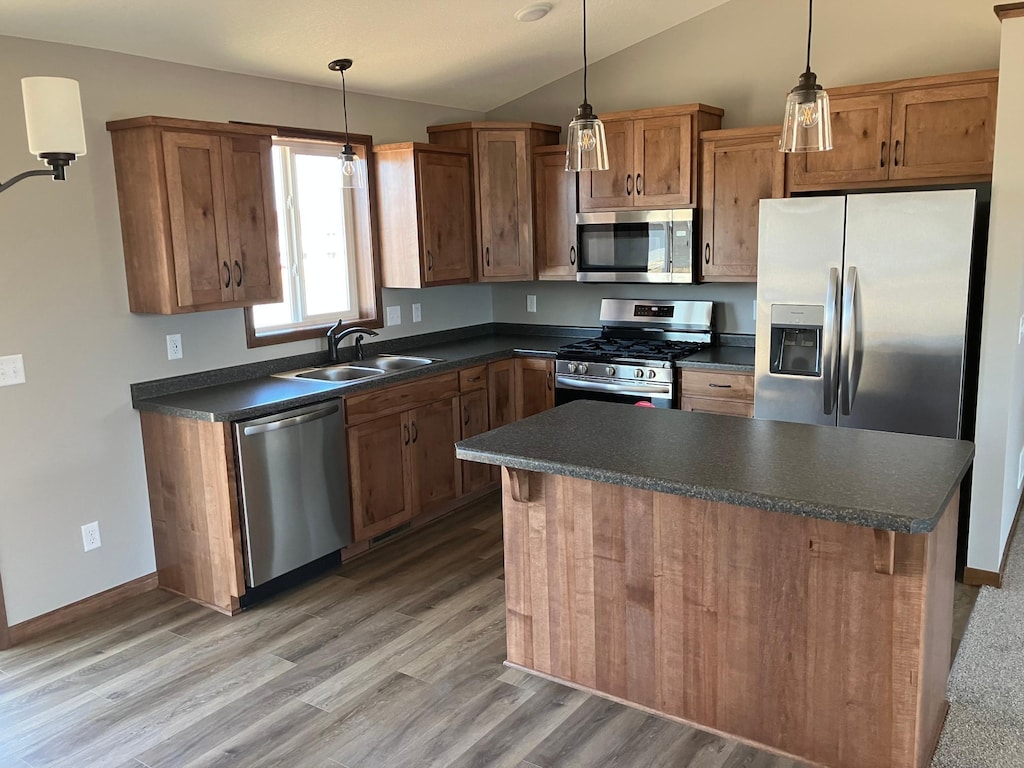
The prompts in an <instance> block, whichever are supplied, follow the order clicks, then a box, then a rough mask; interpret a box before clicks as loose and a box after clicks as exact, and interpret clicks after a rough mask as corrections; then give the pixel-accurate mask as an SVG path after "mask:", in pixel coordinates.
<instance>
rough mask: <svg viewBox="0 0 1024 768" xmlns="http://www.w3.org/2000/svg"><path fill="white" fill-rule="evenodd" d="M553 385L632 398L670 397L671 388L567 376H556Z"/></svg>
mask: <svg viewBox="0 0 1024 768" xmlns="http://www.w3.org/2000/svg"><path fill="white" fill-rule="evenodd" d="M555 384H556V385H557V386H559V387H562V388H563V389H589V390H591V391H594V392H610V393H612V394H616V395H630V396H633V397H661V398H671V397H672V386H671V385H670V384H644V385H642V386H637V385H635V384H610V383H608V382H604V381H586V380H583V379H572V378H569V377H568V376H557V377H556V378H555Z"/></svg>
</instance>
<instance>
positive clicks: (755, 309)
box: [754, 299, 757, 323]
mask: <svg viewBox="0 0 1024 768" xmlns="http://www.w3.org/2000/svg"><path fill="white" fill-rule="evenodd" d="M754 322H755V323H756V322H757V300H756V299H755V300H754Z"/></svg>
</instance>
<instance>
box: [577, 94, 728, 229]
mask: <svg viewBox="0 0 1024 768" xmlns="http://www.w3.org/2000/svg"><path fill="white" fill-rule="evenodd" d="M723 114H724V113H723V111H722V110H721V109H718V108H717V107H709V106H706V105H704V104H685V105H681V106H675V107H656V108H652V109H642V110H634V111H630V112H615V113H611V114H604V115H601V120H602V122H603V123H604V127H605V138H606V139H607V145H608V170H607V171H593V172H584V173H580V174H579V209H580V210H581V211H608V210H622V209H629V208H687V207H690V206H694V205H696V204H697V202H698V192H699V186H698V185H699V175H698V171H699V168H700V155H699V151H698V150H699V146H698V137H699V136H700V134H701V133H702V132H703V131H710V130H715V129H717V128H720V127H721V125H722V115H723Z"/></svg>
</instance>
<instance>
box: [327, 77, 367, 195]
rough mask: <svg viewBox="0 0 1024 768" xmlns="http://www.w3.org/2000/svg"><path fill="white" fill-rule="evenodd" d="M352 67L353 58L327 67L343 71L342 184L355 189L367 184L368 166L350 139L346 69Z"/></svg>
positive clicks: (344, 186) (345, 187)
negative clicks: (343, 137) (343, 142)
mask: <svg viewBox="0 0 1024 768" xmlns="http://www.w3.org/2000/svg"><path fill="white" fill-rule="evenodd" d="M351 67H352V59H335V60H334V61H332V62H331V63H330V64H328V65H327V68H328V69H329V70H331V71H332V72H341V103H342V106H343V108H344V110H345V146H343V147H342V148H341V155H339V157H340V158H341V186H342V188H344V189H355V188H357V187H365V186H366V166H365V164H364V163H363V161H362V160H361V159H360V158H359V156H358V155H357V154H356V151H355V150H354V149H352V145H351V144H350V143H349V140H348V91H347V90H346V89H345V71H346V70H348V69H350V68H351Z"/></svg>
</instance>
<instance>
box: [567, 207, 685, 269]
mask: <svg viewBox="0 0 1024 768" xmlns="http://www.w3.org/2000/svg"><path fill="white" fill-rule="evenodd" d="M576 223H577V227H576V234H577V238H578V241H579V263H578V264H577V273H576V279H577V280H579V281H580V282H605V283H609V282H615V283H623V282H629V283H689V282H693V264H692V253H691V243H690V240H691V234H692V223H693V211H692V210H678V211H617V212H614V211H613V212H605V213H580V214H577V216H576Z"/></svg>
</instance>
